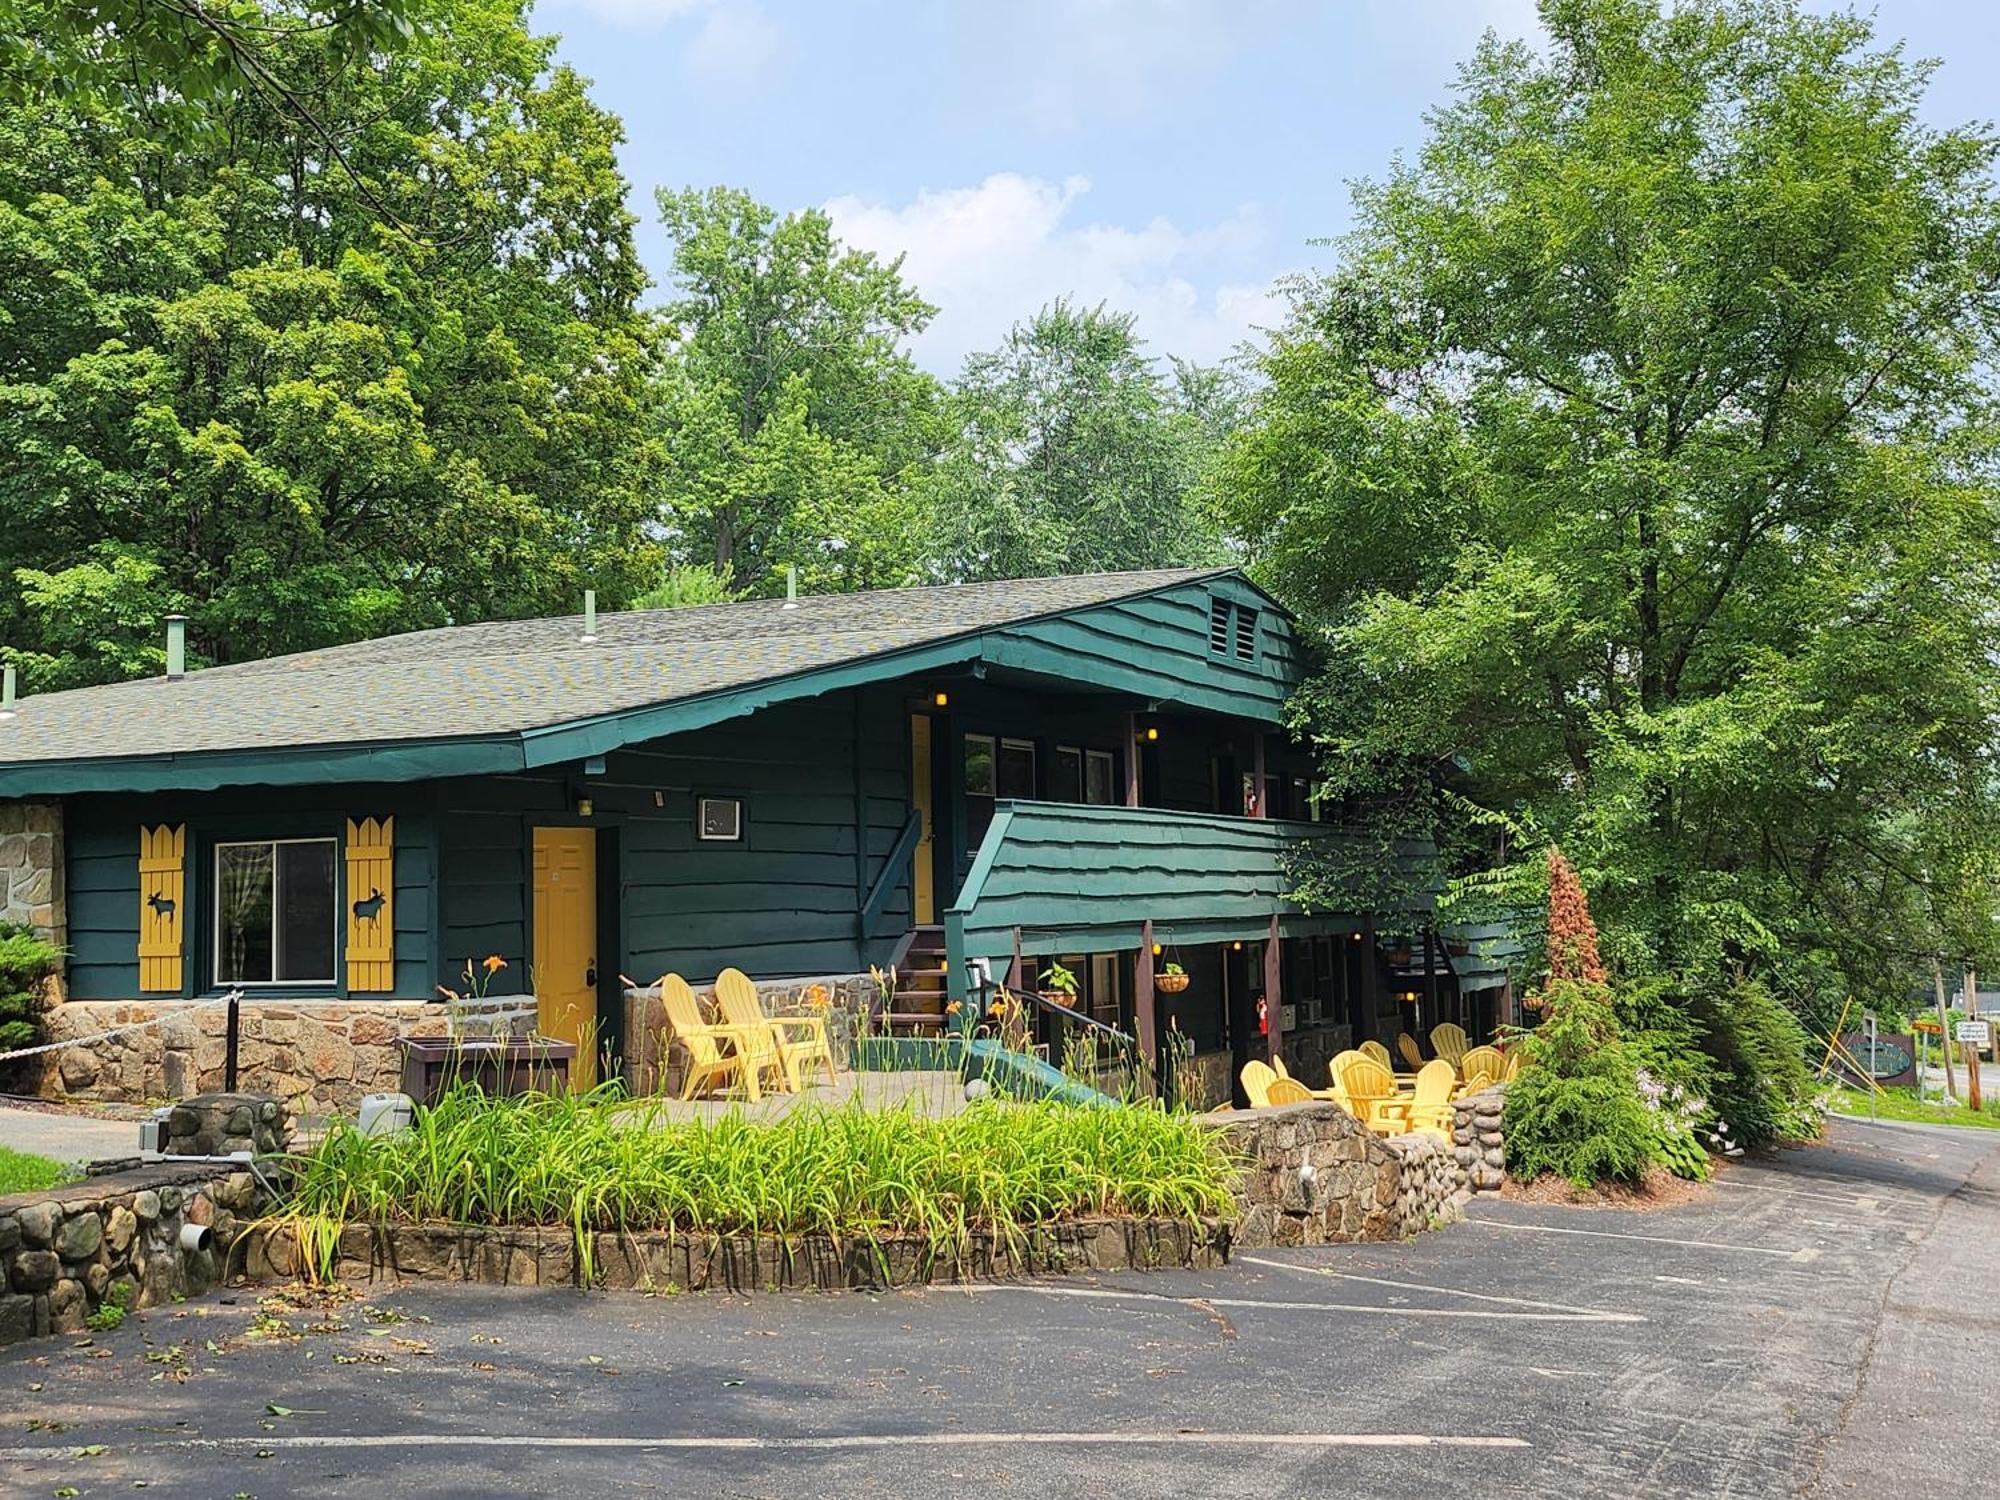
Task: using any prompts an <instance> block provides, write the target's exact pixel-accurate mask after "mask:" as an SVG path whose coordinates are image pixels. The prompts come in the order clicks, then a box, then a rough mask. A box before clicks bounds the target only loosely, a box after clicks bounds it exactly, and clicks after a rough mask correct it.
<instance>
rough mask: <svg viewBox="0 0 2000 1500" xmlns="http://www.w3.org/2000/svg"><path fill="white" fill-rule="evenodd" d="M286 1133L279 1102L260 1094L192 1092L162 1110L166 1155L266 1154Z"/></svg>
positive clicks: (287, 1127) (286, 1138)
mask: <svg viewBox="0 0 2000 1500" xmlns="http://www.w3.org/2000/svg"><path fill="white" fill-rule="evenodd" d="M291 1138H292V1129H291V1120H290V1118H289V1116H287V1114H286V1113H285V1107H284V1106H283V1105H282V1104H280V1103H279V1102H278V1101H277V1100H276V1099H270V1098H266V1097H265V1096H264V1095H262V1094H241V1093H239V1094H197V1095H195V1096H194V1098H192V1099H183V1100H182V1101H181V1102H180V1103H179V1104H176V1105H175V1106H174V1107H173V1109H172V1110H171V1111H169V1112H168V1114H167V1149H166V1153H165V1154H166V1155H168V1156H231V1155H234V1154H235V1153H236V1152H238V1151H248V1152H250V1153H251V1154H252V1155H253V1156H271V1155H275V1154H276V1153H278V1152H281V1151H283V1150H284V1149H285V1148H286V1146H287V1145H288V1144H289V1143H290V1141H291Z"/></svg>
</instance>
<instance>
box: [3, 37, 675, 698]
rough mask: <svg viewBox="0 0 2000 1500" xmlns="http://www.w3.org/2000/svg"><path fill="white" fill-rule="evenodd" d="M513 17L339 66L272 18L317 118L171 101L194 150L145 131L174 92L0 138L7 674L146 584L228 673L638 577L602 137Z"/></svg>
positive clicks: (630, 405)
mask: <svg viewBox="0 0 2000 1500" xmlns="http://www.w3.org/2000/svg"><path fill="white" fill-rule="evenodd" d="M524 10H525V7H524V6H523V5H521V4H518V3H515V0H437V3H436V4H434V5H430V6H428V7H427V11H426V14H427V16H428V17H429V19H430V22H431V24H430V25H429V26H427V27H426V28H425V29H424V30H422V31H420V32H418V33H416V34H413V35H411V36H409V37H407V38H404V39H403V41H402V42H401V44H400V45H398V46H395V47H393V48H389V49H387V50H384V51H382V52H381V53H379V54H378V55H376V56H375V57H374V59H373V62H374V65H373V66H370V67H358V66H352V65H351V58H350V55H349V51H348V47H349V43H348V41H347V39H346V38H345V37H344V35H343V34H341V33H339V32H338V29H337V28H328V29H314V28H309V27H298V26H293V25H290V24H289V19H290V18H291V13H289V12H284V11H281V10H279V9H276V8H274V9H273V11H272V15H273V16H277V17H283V18H286V20H287V24H285V25H283V26H281V27H278V29H275V30H273V31H271V32H269V33H267V34H264V35H265V37H266V39H265V41H264V42H263V44H262V45H263V46H264V47H265V49H266V54H267V55H268V56H269V57H270V58H271V59H272V62H273V66H282V68H283V70H284V73H285V76H286V77H287V78H291V79H295V80H299V81H300V86H301V87H309V88H310V89H311V92H312V95H313V98H314V99H315V100H316V101H317V109H318V111H319V115H318V123H317V126H308V125H305V124H302V123H301V122H300V121H299V120H298V119H297V118H296V117H295V116H294V115H293V114H292V113H291V112H290V111H289V109H288V108H286V107H283V106H281V105H276V104H273V103H272V102H271V101H270V100H269V99H268V98H267V97H265V95H264V94H262V93H260V92H258V91H255V90H243V91H239V92H234V93H231V92H227V91H218V90H217V89H215V88H213V87H211V86H210V85H209V84H207V83H204V84H201V85H200V86H199V87H197V86H196V85H194V84H187V85H185V89H186V93H185V96H184V97H185V100H186V102H188V103H189V105H190V107H197V106H198V107H199V108H200V109H201V110H203V111H206V112H209V113H212V114H214V115H215V116H216V121H217V128H215V129H213V130H204V131H202V132H199V133H196V134H194V135H192V136H190V137H188V138H186V139H182V140H173V139H172V138H170V137H168V138H163V137H162V136H160V135H159V134H158V133H157V132H155V131H154V130H153V129H152V128H151V121H152V113H153V111H154V109H155V107H156V105H157V104H158V103H159V102H160V101H159V99H156V98H155V97H154V96H155V94H156V93H159V94H160V97H161V98H165V99H167V100H168V101H169V102H171V99H172V98H174V97H182V96H176V95H172V94H171V92H170V90H171V89H172V88H174V87H181V86H182V85H180V84H176V83H174V82H173V81H172V79H171V78H170V77H169V79H168V81H167V82H163V83H162V84H161V85H160V89H159V90H155V91H142V96H141V97H133V96H127V95H123V94H115V95H96V94H92V93H90V92H85V93H83V94H82V95H80V96H78V97H69V96H67V95H66V94H65V93H63V92H62V91H60V90H59V89H57V88H55V87H53V86H48V87H44V88H42V89H41V90H40V91H39V92H38V93H36V95H35V107H33V108H31V109H21V110H8V111H6V112H5V114H4V116H0V447H4V450H5V451H6V452H7V453H8V454H9V462H8V463H7V464H6V465H5V466H4V467H0V562H4V564H5V572H4V574H0V578H4V579H5V580H7V582H9V583H12V584H13V585H14V590H13V591H10V590H9V589H8V588H7V586H6V584H0V627H4V630H5V635H4V637H0V638H4V639H6V640H7V641H9V642H10V643H14V644H16V645H18V646H21V647H23V648H25V649H26V650H27V651H28V652H29V653H31V654H30V658H29V660H30V665H31V667H35V668H36V670H38V671H39V670H42V668H41V667H39V666H37V664H36V660H35V657H36V655H39V656H42V657H48V658H51V659H52V661H53V660H56V659H60V658H64V657H70V656H74V655H75V652H76V650H77V644H76V641H75V639H74V636H73V632H72V633H70V634H65V631H66V630H68V629H69V627H68V626H66V625H65V624H64V623H63V622H64V619H65V618H66V617H65V616H64V614H63V612H62V611H61V610H57V609H55V608H54V607H53V604H52V601H56V600H61V599H69V600H72V601H81V600H85V599H91V598H96V599H99V601H100V603H101V604H104V605H106V606H108V607H110V608H112V610H113V612H114V613H118V612H119V611H121V610H122V611H123V618H122V623H121V624H120V631H122V630H123V629H124V628H125V626H127V625H130V624H131V623H133V622H132V621H131V619H130V615H131V613H132V609H131V606H132V605H133V604H134V603H136V602H137V600H138V599H139V598H140V597H141V596H142V594H143V591H144V590H146V589H151V590H154V591H156V592H157V593H158V594H159V596H160V597H161V598H163V599H164V598H171V599H173V600H174V601H175V602H177V603H184V605H185V607H186V608H187V610H188V612H189V613H190V614H191V615H192V617H193V635H194V639H195V641H196V643H197V646H198V648H199V649H200V650H201V651H202V652H203V654H205V655H206V656H207V657H209V658H211V659H213V660H218V661H227V660H233V659H240V658H243V657H247V656H256V655H263V654H268V653H271V652H274V651H282V650H292V649H299V648H303V647H309V646H315V645H321V644H325V643H328V642H332V641H339V640H346V639H352V638H355V637H359V636H364V635H369V634H374V633H378V632H380V631H383V630H388V629H396V628H407V627H411V626H417V625H424V624H433V623H442V622H446V621H450V620H462V619H476V618H486V617H491V616H494V615H507V614H516V613H535V612H548V611H553V610H557V609H562V608H569V607H573V603H574V600H575V598H576V597H577V595H578V593H579V591H580V589H581V587H582V585H583V584H584V583H586V582H594V583H595V584H596V586H597V587H598V588H599V589H600V590H601V591H603V592H605V593H606V595H607V598H608V600H610V601H612V602H615V601H616V600H618V599H619V598H622V597H625V596H628V595H629V594H630V593H632V592H635V591H636V590H637V589H638V588H641V587H644V585H645V583H646V582H647V581H649V580H650V579H651V578H653V577H654V576H656V574H657V569H658V563H659V548H658V547H657V545H655V544H653V543H650V542H649V541H648V540H647V535H646V531H645V526H646V523H647V521H648V519H649V515H648V508H647V507H648V502H647V498H646V496H645V494H644V491H643V488H642V481H643V477H644V475H645V473H646V472H647V470H648V469H649V468H650V461H649V456H648V449H647V439H646V436H645V432H644V421H643V401H644V398H645V394H646V381H647V376H648V372H649V369H650V360H651V353H652V344H653V339H654V329H653V326H652V325H651V323H650V322H649V320H648V319H647V318H646V316H645V315H644V314H642V313H641V312H640V311H639V309H638V299H639V297H640V295H641V293H642V291H643V289H644V286H645V277H644V274H643V272H642V271H641V269H640V267H639V264H638V261H637V258H636V256H635V255H634V253H633V248H632V240H631V227H632V222H633V221H632V219H631V217H630V215H629V214H628V213H627V212H626V210H625V208H624V197H625V192H626V184H625V182H624V180H623V179H622V178H621V176H620V175H619V173H618V169H617V164H616V159H615V152H616V148H617V146H618V143H619V140H620V132H619V127H618V125H617V122H616V121H615V120H614V119H612V118H611V117H610V116H608V115H606V114H604V113H603V112H602V111H601V110H599V109H597V108H596V107H595V106H594V105H593V104H591V102H590V100H589V98H588V96H587V94H586V93H585V89H584V85H583V81H582V80H581V79H579V78H578V77H577V76H576V75H575V74H574V73H572V72H570V71H569V70H568V69H566V68H562V67H559V66H556V65H555V64H554V63H553V61H552V48H553V43H552V41H551V40H550V39H548V38H543V37H536V36H534V35H532V34H531V33H530V32H529V31H528V29H527V27H526V24H525V20H524ZM232 15H233V16H235V18H236V22H237V24H241V25H245V26H248V25H249V24H251V23H250V20H249V19H248V16H249V13H248V12H247V11H246V10H244V9H243V8H242V7H240V6H239V7H236V8H235V9H234V10H233V11H232ZM26 81H27V83H28V84H31V85H32V84H34V83H35V79H34V77H33V76H32V75H30V76H29V77H28V78H27V80H26ZM13 82H14V83H15V85H16V86H19V85H21V83H22V79H21V78H20V77H16V78H15V79H14V80H13ZM161 91H168V92H164V93H163V92H161ZM322 127H323V128H324V129H327V130H332V131H335V132H337V133H338V135H339V137H340V139H341V140H342V142H343V159H344V162H345V165H344V166H343V165H341V164H338V163H335V162H334V161H332V160H331V159H330V158H329V155H328V153H327V152H326V151H325V150H324V149H322V144H321V143H320V142H319V139H318V135H317V133H316V130H317V129H318V128H322ZM107 548H108V549H110V552H109V553H107V552H106V551H105V550H104V549H107ZM107 556H114V557H115V559H116V561H115V562H107V561H106V558H107ZM107 567H111V568H114V570H115V569H116V568H118V567H123V568H124V569H126V570H127V574H128V582H129V583H130V584H131V585H132V589H131V591H130V592H128V593H126V594H125V596H124V597H123V598H122V599H117V600H114V599H108V598H105V597H104V589H103V588H102V583H103V578H102V570H103V569H105V568H107ZM22 570H27V571H22ZM78 570H80V571H78ZM142 575H143V581H142ZM38 601H39V602H38ZM73 617H74V610H71V611H70V615H69V618H72V619H73ZM123 638H124V637H123V636H122V635H121V634H120V633H119V632H114V633H113V636H112V637H111V639H112V640H113V641H118V640H122V639H123ZM121 650H123V648H122V647H118V648H116V649H113V650H110V651H108V652H97V653H95V654H94V655H92V654H91V653H90V652H88V651H86V652H85V656H86V657H88V658H89V659H88V660H78V661H75V662H72V663H71V664H70V665H69V666H60V665H50V666H48V667H47V669H46V670H47V673H48V674H49V675H48V680H49V681H51V682H56V681H63V680H72V679H73V677H74V675H75V674H78V673H80V674H82V675H84V676H91V675H97V674H99V673H101V672H102V671H104V670H124V669H126V668H127V667H136V666H139V665H142V664H143V661H144V657H143V653H142V654H141V655H140V656H137V657H132V656H124V657H121V656H120V655H119V652H120V651H121ZM65 673H68V674H70V676H69V677H66V676H65Z"/></svg>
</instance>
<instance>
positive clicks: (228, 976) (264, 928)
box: [215, 844, 272, 984]
mask: <svg viewBox="0 0 2000 1500" xmlns="http://www.w3.org/2000/svg"><path fill="white" fill-rule="evenodd" d="M271 855H272V851H271V846H270V845H269V844H224V845H222V846H221V847H220V848H218V849H217V850H216V851H215V887H216V891H215V921H216V944H215V977H216V980H217V982H218V983H221V984H239V983H243V984H259V983H263V982H265V981H267V980H269V979H270V978H271V864H272V858H271Z"/></svg>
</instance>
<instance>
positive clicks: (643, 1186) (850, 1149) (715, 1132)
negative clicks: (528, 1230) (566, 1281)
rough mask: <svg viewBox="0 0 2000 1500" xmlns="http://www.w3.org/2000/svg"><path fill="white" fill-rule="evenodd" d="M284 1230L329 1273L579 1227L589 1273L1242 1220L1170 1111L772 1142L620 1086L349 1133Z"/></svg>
mask: <svg viewBox="0 0 2000 1500" xmlns="http://www.w3.org/2000/svg"><path fill="white" fill-rule="evenodd" d="M296 1166H297V1177H296V1180H295V1182H294V1185H293V1189H292V1193H291V1196H290V1199H289V1201H288V1203H287V1204H286V1206H285V1207H284V1208H283V1209H282V1210H281V1211H280V1212H279V1214H277V1215H275V1216H274V1218H275V1221H276V1222H277V1223H278V1224H280V1225H288V1226H289V1227H291V1228H292V1229H293V1231H294V1232H295V1233H296V1234H297V1236H298V1238H299V1241H300V1243H301V1245H302V1246H304V1247H306V1248H307V1251H308V1255H307V1259H308V1262H309V1263H310V1264H314V1265H316V1267H317V1269H319V1270H320V1271H322V1272H324V1271H325V1270H327V1269H330V1268H329V1267H327V1266H326V1265H325V1259H326V1257H328V1256H330V1255H331V1254H332V1253H333V1251H334V1247H335V1245H336V1243H337V1240H338V1235H339V1227H340V1225H341V1224H343V1223H347V1222H353V1221H367V1222H377V1223H387V1222H392V1221H402V1222H422V1221H436V1220H444V1221H446V1222H449V1223H454V1224H491V1225H528V1224H544V1225H560V1226H563V1227H566V1228H568V1229H570V1230H571V1231H572V1232H573V1233H574V1234H575V1236H576V1241H577V1251H578V1255H579V1257H580V1263H581V1265H582V1266H583V1268H584V1271H585V1274H586V1276H588V1275H589V1274H590V1270H591V1267H590V1247H591V1240H590V1237H591V1234H592V1233H593V1232H594V1231H599V1230H606V1231H639V1230H663V1229H684V1230H693V1231H697V1232H702V1233H711V1234H729V1233H740V1232H748V1233H758V1232H762V1233H768V1234H781V1235H797V1234H807V1233H812V1232H819V1233H825V1234H830V1235H836V1236H840V1235H852V1234H861V1235H868V1234H873V1233H876V1232H883V1231H887V1232H902V1233H910V1234H914V1235H917V1236H920V1237H921V1238H923V1239H924V1240H926V1241H927V1242H928V1244H929V1247H930V1250H931V1252H932V1253H933V1254H936V1255H940V1256H954V1255H957V1254H959V1253H961V1252H962V1251H963V1250H964V1248H965V1247H966V1245H967V1244H968V1241H969V1239H970V1236H971V1235H972V1234H973V1233H975V1232H978V1231H983V1230H995V1231H999V1232H1001V1233H1003V1234H1011V1233H1014V1232H1017V1231H1018V1230H1019V1229H1020V1228H1021V1227H1022V1226H1025V1225H1028V1224H1034V1223H1042V1222H1046V1221H1049V1220H1052V1219H1059V1218H1064V1217H1070V1216H1074V1215H1082V1214H1092V1215H1095V1214H1108V1215H1118V1214H1135V1215H1167V1216H1172V1217H1186V1218H1193V1217H1199V1216H1204V1215H1214V1216H1222V1215H1226V1214H1228V1213H1229V1212H1230V1211H1231V1210H1232V1208H1233V1205H1234V1201H1235V1200H1234V1192H1233V1188H1234V1168H1233V1166H1232V1164H1231V1163H1230V1161H1229V1160H1228V1158H1227V1157H1226V1156H1225V1154H1224V1153H1223V1150H1222V1148H1221V1146H1220V1145H1219V1144H1218V1142H1217V1140H1216V1138H1215V1132H1213V1131H1212V1130H1209V1129H1207V1128H1206V1127H1204V1126H1203V1125H1201V1124H1199V1123H1198V1122H1197V1121H1196V1120H1195V1119H1194V1117H1192V1116H1189V1115H1182V1114H1170V1113H1166V1112H1163V1111H1160V1110H1155V1109H1142V1108H1133V1107H1126V1108H1118V1109H1072V1108H1067V1107H1064V1106H1061V1105H1056V1104H1015V1103H1004V1102H1000V1101H991V1102H985V1103H981V1104H977V1105H974V1106H973V1107H972V1108H970V1109H967V1110H966V1111H965V1112H964V1113H962V1114H958V1115H952V1116H947V1117H943V1118H934V1117H931V1116H926V1115H920V1114H916V1113H913V1112H910V1111H906V1110H890V1111H870V1110H866V1109H863V1108H861V1107H859V1106H858V1105H849V1106H844V1107H826V1106H820V1107H803V1108H800V1109H797V1110H794V1111H793V1112H792V1113H790V1114H788V1115H785V1116H784V1117H783V1118H781V1119H778V1120H775V1121H772V1122H769V1123H752V1122H750V1121H748V1120H745V1119H744V1118H743V1117H742V1116H741V1115H739V1114H736V1113H734V1112H731V1113H730V1114H726V1115H723V1116H722V1117H721V1118H719V1119H715V1120H700V1119H697V1120H678V1121H669V1120H668V1119H667V1118H666V1117H665V1114H664V1112H663V1111H662V1109H661V1108H660V1106H659V1105H658V1104H657V1103H645V1104H631V1103H627V1102H626V1101H625V1100H624V1099H623V1098H622V1096H621V1095H620V1094H619V1092H618V1090H617V1086H616V1085H611V1086H607V1087H606V1088H603V1089H600V1090H598V1091H597V1092H596V1093H594V1094H589V1095H583V1096H569V1095H531V1096H527V1097H524V1098H514V1099H495V1098H490V1097H488V1096H487V1095H485V1094H482V1093H479V1092H478V1091H476V1090H473V1089H470V1088H463V1089H458V1090H454V1091H453V1092H451V1093H450V1094H447V1095H446V1096H445V1097H444V1098H443V1099H441V1100H440V1101H439V1102H438V1103H437V1104H436V1105H435V1106H434V1107H432V1108H430V1109H426V1110H420V1111H419V1112H418V1114H417V1117H416V1121H415V1124H414V1126H413V1127H412V1128H411V1129H410V1130H408V1131H404V1132H402V1133H400V1134H397V1135H391V1136H376V1137H370V1136H364V1135H362V1134H361V1133H360V1132H359V1131H357V1130H356V1129H354V1128H353V1127H352V1126H351V1125H348V1124H346V1123H345V1122H341V1123H337V1124H336V1125H335V1126H334V1127H333V1129H332V1130H331V1131H330V1132H329V1134H328V1135H327V1137H326V1139H325V1140H324V1141H323V1142H322V1143H321V1144H320V1145H319V1146H318V1147H317V1148H316V1149H315V1150H313V1151H312V1152H310V1153H309V1154H307V1155H304V1156H302V1157H300V1158H299V1159H298V1160H297V1162H296Z"/></svg>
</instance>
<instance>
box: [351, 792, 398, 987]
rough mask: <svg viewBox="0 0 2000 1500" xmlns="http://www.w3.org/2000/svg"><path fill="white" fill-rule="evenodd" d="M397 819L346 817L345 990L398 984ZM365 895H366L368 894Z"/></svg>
mask: <svg viewBox="0 0 2000 1500" xmlns="http://www.w3.org/2000/svg"><path fill="white" fill-rule="evenodd" d="M395 845H396V820H395V819H394V818H383V819H380V820H379V821H378V820H377V819H374V818H363V819H362V820H361V821H360V822H358V823H357V822H356V821H355V820H354V819H352V818H349V819H348V820H347V988H348V991H349V993H351V994H383V993H386V992H388V991H390V990H393V989H395V987H396V900H395V889H396V870H395V862H396V856H395ZM364 893H365V894H364Z"/></svg>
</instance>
